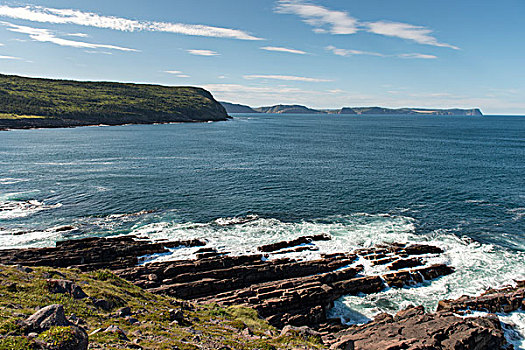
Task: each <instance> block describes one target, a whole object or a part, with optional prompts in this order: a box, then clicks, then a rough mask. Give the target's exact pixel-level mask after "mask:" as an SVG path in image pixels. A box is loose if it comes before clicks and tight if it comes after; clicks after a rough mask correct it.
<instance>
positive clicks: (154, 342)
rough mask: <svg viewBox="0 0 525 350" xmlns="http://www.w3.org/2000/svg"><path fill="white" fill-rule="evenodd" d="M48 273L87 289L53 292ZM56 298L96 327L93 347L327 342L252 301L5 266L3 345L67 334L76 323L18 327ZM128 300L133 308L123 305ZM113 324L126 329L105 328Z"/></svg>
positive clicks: (315, 345) (30, 345)
mask: <svg viewBox="0 0 525 350" xmlns="http://www.w3.org/2000/svg"><path fill="white" fill-rule="evenodd" d="M49 279H67V280H70V281H73V282H74V283H75V284H76V285H78V286H80V287H81V289H82V290H83V291H84V292H85V293H86V294H87V295H88V296H89V297H85V298H82V299H73V297H72V296H70V295H69V294H61V293H53V292H51V291H50V289H49V282H48V280H49ZM101 301H103V303H102V304H101ZM50 304H61V305H63V306H64V310H65V315H66V316H67V317H68V318H69V319H70V320H71V321H74V322H75V324H78V325H79V326H80V327H82V328H83V329H84V330H86V331H87V333H88V334H90V335H89V348H90V349H221V348H222V349H320V348H322V346H321V345H320V342H319V340H318V339H316V338H308V339H304V338H301V337H300V336H298V335H293V334H292V335H285V336H281V335H280V333H279V332H278V330H276V329H275V328H273V327H271V326H270V325H268V323H267V322H266V321H264V320H262V319H259V318H258V317H257V314H256V313H255V311H253V310H252V309H248V308H242V307H228V308H221V307H219V306H217V305H196V304H192V303H188V302H185V301H180V300H176V299H173V298H171V297H166V296H159V295H153V294H150V293H147V292H145V291H143V290H142V289H140V288H138V287H136V286H134V285H133V284H130V283H129V282H127V281H125V280H123V279H120V278H119V277H117V276H115V275H113V274H112V273H111V272H109V271H96V272H91V273H81V272H79V271H77V270H74V269H53V268H32V269H27V268H21V267H9V266H0V350H14V349H34V344H35V342H37V341H40V342H42V341H44V342H47V343H49V344H55V345H57V346H59V345H60V343H62V342H67V341H68V339H69V337H71V336H72V335H71V334H72V332H71V327H58V326H57V327H52V328H51V329H49V330H47V331H45V332H43V333H41V334H39V335H38V336H35V335H32V336H27V334H24V333H23V329H22V328H21V327H20V321H22V320H25V319H27V318H28V316H30V315H32V314H33V313H35V311H36V310H37V309H38V308H41V307H44V306H47V305H50ZM101 305H102V306H101ZM123 307H129V308H130V310H131V312H128V313H123V312H122V308H123ZM174 312H175V313H176V314H178V316H176V317H175V320H174V317H173V313H174ZM124 316H125V317H124ZM110 326H114V327H113V329H118V330H121V331H122V332H120V331H117V332H109V331H107V329H108V327H110ZM115 327H117V328H115ZM57 348H60V347H57Z"/></svg>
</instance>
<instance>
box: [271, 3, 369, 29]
mask: <svg viewBox="0 0 525 350" xmlns="http://www.w3.org/2000/svg"><path fill="white" fill-rule="evenodd" d="M276 11H277V12H278V13H287V14H295V15H298V16H300V17H301V18H302V19H303V22H305V23H307V24H309V25H311V26H313V27H314V28H315V29H314V31H315V32H317V33H325V32H329V33H332V34H354V33H356V32H357V31H358V30H359V28H358V21H357V20H356V19H355V18H353V17H351V16H350V15H348V13H346V12H344V11H334V10H330V9H327V8H326V7H323V6H318V5H314V4H312V3H308V2H304V1H299V0H280V1H279V2H278V5H277V8H276Z"/></svg>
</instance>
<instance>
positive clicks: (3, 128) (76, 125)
mask: <svg viewBox="0 0 525 350" xmlns="http://www.w3.org/2000/svg"><path fill="white" fill-rule="evenodd" d="M231 119H232V117H231V116H229V115H228V116H227V117H226V118H224V119H210V120H176V121H166V122H163V121H144V122H137V123H129V122H117V123H109V124H106V123H105V124H99V123H96V122H93V123H89V122H87V123H84V122H79V123H76V122H73V123H71V124H67V123H64V124H60V122H64V121H65V120H63V119H60V120H59V122H57V124H54V123H53V122H52V123H50V124H47V125H34V124H33V123H29V124H23V123H22V125H9V126H5V124H6V121H7V120H9V119H0V131H10V130H39V129H69V128H80V127H86V126H89V127H97V126H100V127H104V126H125V125H164V124H183V123H210V122H223V121H228V120H231ZM34 120H46V121H49V120H51V119H37V118H35V119H34ZM22 121H24V120H23V119H22ZM25 122H27V120H25ZM7 124H8V123H7ZM44 124H45V123H44Z"/></svg>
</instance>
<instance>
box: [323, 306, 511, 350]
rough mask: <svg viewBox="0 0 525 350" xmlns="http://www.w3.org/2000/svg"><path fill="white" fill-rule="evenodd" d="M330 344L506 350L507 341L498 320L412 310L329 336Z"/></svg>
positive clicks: (386, 349) (385, 349)
mask: <svg viewBox="0 0 525 350" xmlns="http://www.w3.org/2000/svg"><path fill="white" fill-rule="evenodd" d="M324 341H325V343H326V344H332V345H334V346H333V347H332V348H334V349H335V348H337V347H336V346H335V345H337V344H340V343H345V344H352V345H353V347H354V348H355V349H359V350H401V349H406V350H423V349H425V350H427V349H433V350H456V349H462V350H487V349H495V350H496V349H503V348H504V346H506V340H505V337H504V334H503V330H502V328H501V324H500V322H499V320H498V318H497V317H496V316H489V317H476V318H461V317H457V316H455V315H453V314H452V313H450V312H438V313H433V314H429V313H425V310H424V309H423V307H422V306H419V307H409V308H407V309H405V310H402V311H400V312H399V313H397V314H396V315H395V316H391V315H389V314H380V315H378V316H377V317H376V318H375V319H374V321H372V322H370V323H367V324H365V325H357V326H350V327H348V328H347V329H345V330H343V331H341V332H339V333H336V334H331V335H329V336H326V337H325V338H324Z"/></svg>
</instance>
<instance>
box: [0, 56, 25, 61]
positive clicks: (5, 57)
mask: <svg viewBox="0 0 525 350" xmlns="http://www.w3.org/2000/svg"><path fill="white" fill-rule="evenodd" d="M0 60H21V58H20V57H14V56H0Z"/></svg>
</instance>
